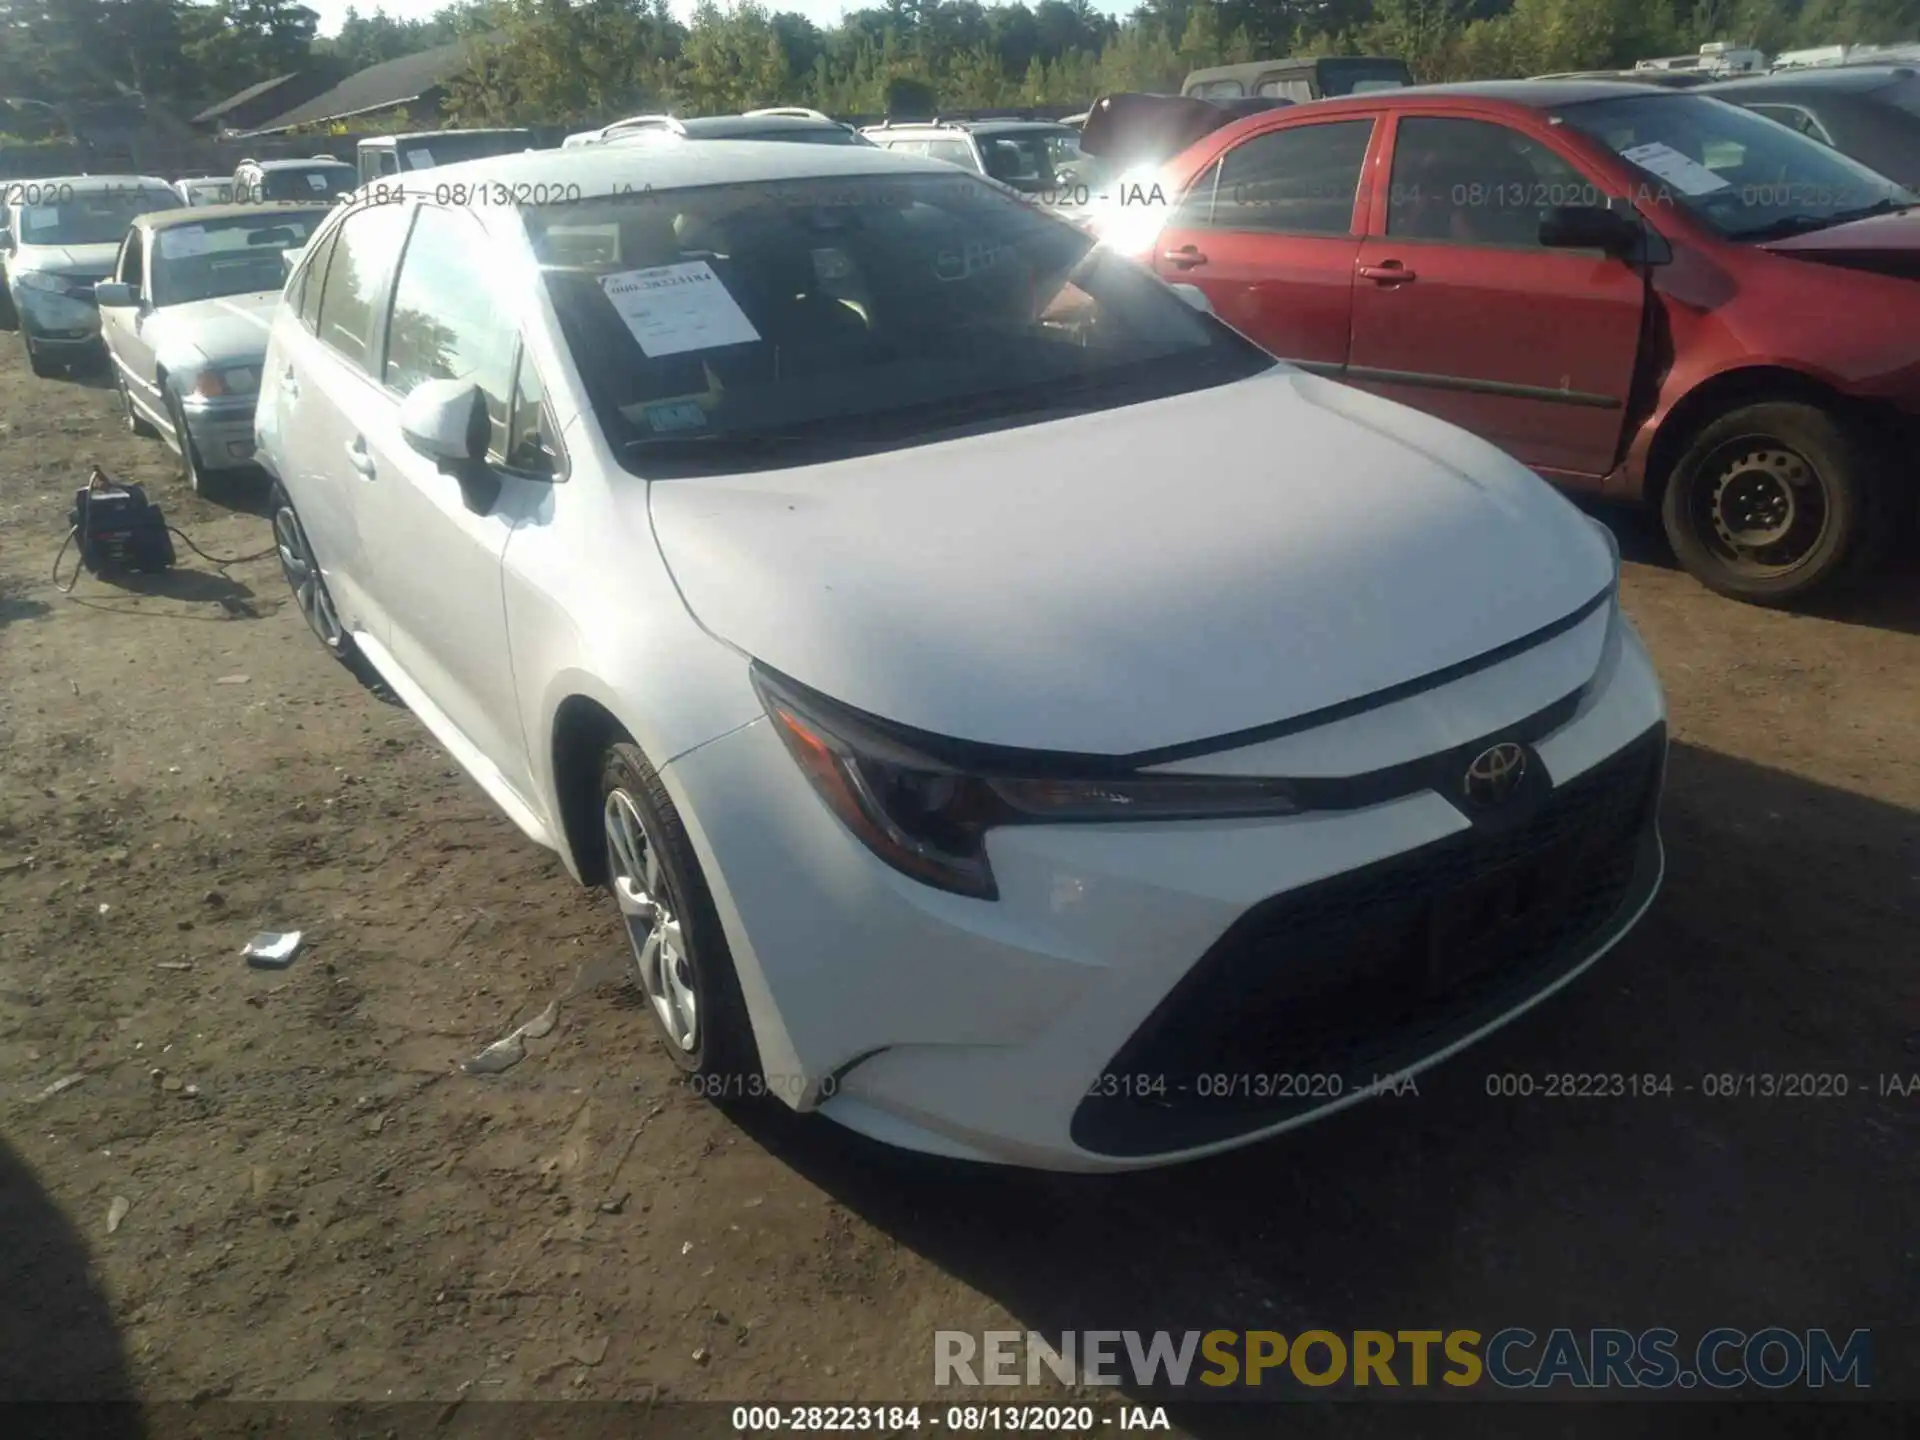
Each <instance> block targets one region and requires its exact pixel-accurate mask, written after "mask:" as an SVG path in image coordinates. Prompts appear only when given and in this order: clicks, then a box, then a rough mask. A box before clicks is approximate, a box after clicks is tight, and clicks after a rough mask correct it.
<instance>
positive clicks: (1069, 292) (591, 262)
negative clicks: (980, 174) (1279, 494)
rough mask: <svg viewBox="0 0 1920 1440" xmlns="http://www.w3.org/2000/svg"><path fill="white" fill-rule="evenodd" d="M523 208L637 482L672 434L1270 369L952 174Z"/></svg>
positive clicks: (986, 412) (953, 421) (1030, 401)
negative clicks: (638, 476)
mask: <svg viewBox="0 0 1920 1440" xmlns="http://www.w3.org/2000/svg"><path fill="white" fill-rule="evenodd" d="M524 214H525V218H526V223H527V227H528V232H529V235H530V237H531V240H532V243H533V247H534V252H535V255H536V256H537V257H538V259H539V261H540V264H541V268H542V272H543V274H544V276H545V279H546V285H547V288H548V293H549V294H550V296H551V297H552V300H553V305H554V309H555V312H556V313H557V314H558V316H559V319H560V323H561V327H562V331H563V333H564V336H565V339H566V343H567V345H568V348H569V349H570V350H571V351H572V354H573V357H574V361H575V363H576V364H577V365H578V366H579V368H580V372H581V375H582V377H583V379H584V380H585V382H586V385H587V389H588V393H589V395H590V397H591V400H592V403H593V406H594V409H595V412H596V413H597V414H598V416H599V418H600V423H601V425H602V426H603V428H604V429H605V431H606V432H607V434H608V436H609V438H610V439H612V440H613V441H614V442H615V444H616V445H618V446H620V447H621V449H622V451H623V454H624V455H625V456H626V459H627V461H628V463H630V464H631V465H632V467H633V468H634V469H635V470H636V471H637V472H639V473H649V467H651V466H655V465H656V460H655V455H656V452H658V451H659V450H662V449H667V448H674V449H685V450H687V451H688V452H689V457H691V456H692V454H693V452H696V451H699V450H701V449H704V448H707V447H705V446H704V445H689V444H688V443H687V442H690V441H692V442H711V441H716V440H721V441H730V440H731V441H751V442H764V443H766V444H768V445H770V446H772V447H775V448H780V447H785V446H788V445H792V444H797V443H804V444H807V445H815V444H818V443H820V442H825V443H826V444H828V445H842V446H855V447H859V446H864V445H879V446H883V447H884V446H886V445H888V444H899V443H904V442H906V441H908V440H911V439H912V438H913V437H914V436H916V435H923V434H928V433H933V432H935V431H939V430H943V429H950V428H952V427H953V426H955V425H957V424H961V423H966V422H969V421H987V420H990V419H993V418H995V417H1002V416H1004V417H1012V416H1018V415H1021V414H1034V413H1037V412H1042V411H1047V410H1058V409H1063V408H1064V409H1087V408H1099V407H1103V406H1106V405H1117V404H1125V403H1131V402H1132V401H1135V400H1140V399H1146V398H1151V396H1152V395H1154V394H1168V393H1174V392H1177V391H1181V390H1188V389H1195V388H1199V387H1201V386H1206V385H1212V384H1217V383H1221V382H1223V381H1226V380H1230V379H1237V378H1240V377H1242V376H1246V375H1251V374H1254V373H1256V372H1258V371H1260V370H1262V369H1265V368H1266V367H1268V366H1270V365H1271V364H1272V363H1273V361H1272V359H1271V358H1270V357H1269V356H1267V355H1266V354H1265V353H1264V352H1262V351H1260V350H1258V349H1257V348H1255V347H1254V346H1252V345H1251V344H1250V343H1248V342H1246V341H1244V340H1242V339H1240V338H1239V337H1238V336H1236V335H1235V334H1234V333H1233V332H1231V331H1230V330H1227V329H1226V328H1225V327H1224V326H1222V325H1220V324H1218V322H1215V321H1212V320H1210V319H1209V318H1207V317H1205V316H1202V315H1199V314H1196V313H1195V312H1194V311H1193V310H1192V309H1191V308H1190V307H1189V306H1187V305H1186V304H1185V303H1183V302H1182V301H1181V300H1180V299H1179V298H1178V297H1177V296H1175V295H1174V294H1172V293H1171V292H1170V291H1169V290H1168V289H1167V288H1166V287H1165V286H1164V285H1162V284H1161V283H1160V281H1158V280H1156V279H1155V278H1153V277H1152V276H1151V275H1150V274H1148V273H1147V272H1145V271H1144V270H1141V269H1138V268H1136V267H1134V266H1132V265H1130V264H1128V263H1127V262H1126V261H1124V260H1118V259H1113V258H1111V257H1106V256H1104V255H1103V254H1102V253H1101V252H1097V251H1094V250H1093V249H1092V248H1091V247H1092V241H1091V240H1089V239H1088V237H1087V236H1085V235H1083V234H1081V233H1080V232H1078V231H1076V230H1074V229H1073V228H1072V227H1071V226H1068V225H1066V224H1063V223H1062V222H1060V221H1058V220H1055V219H1052V218H1050V217H1048V216H1047V215H1045V214H1044V213H1041V212H1040V211H1037V210H1035V209H1034V208H1032V207H1031V206H1030V205H1028V204H1026V203H1025V202H1023V201H1021V200H1019V199H1017V198H1015V197H1013V196H1009V195H1007V194H1006V193H1005V192H1004V191H1001V190H999V189H998V188H997V187H995V186H993V185H991V184H989V183H987V182H985V181H983V180H980V179H978V178H977V177H972V176H964V175H954V176H952V177H947V176H942V175H930V174H907V175H903V176H898V177H895V176H888V177H885V178H884V179H875V178H873V177H857V178H853V179H831V180H830V179H817V180H803V181H797V182H795V181H783V182H779V183H755V184H733V185H725V186H710V187H700V188H697V189H686V190H671V191H658V192H651V193H644V194H636V195H613V196H599V197H595V198H592V199H589V200H586V201H582V202H579V203H574V204H567V205H554V206H542V207H538V208H530V209H528V210H527V211H525V212H524ZM693 463H695V464H696V465H698V463H699V462H698V461H697V460H694V461H693ZM714 463H725V462H722V461H720V460H718V459H716V460H715V461H714Z"/></svg>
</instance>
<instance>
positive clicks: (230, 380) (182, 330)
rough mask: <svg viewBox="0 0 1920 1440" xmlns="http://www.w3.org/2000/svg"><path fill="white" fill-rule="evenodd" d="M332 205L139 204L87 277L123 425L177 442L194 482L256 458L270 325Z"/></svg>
mask: <svg viewBox="0 0 1920 1440" xmlns="http://www.w3.org/2000/svg"><path fill="white" fill-rule="evenodd" d="M331 209H332V207H331V206H328V205H209V206H201V207H196V208H195V209H191V210H165V211H161V212H160V213H158V214H153V215H143V216H141V217H140V218H139V220H138V221H136V222H135V224H134V226H133V228H132V229H131V230H130V231H129V232H128V233H127V237H126V240H125V242H124V243H123V244H122V245H121V247H120V254H119V258H118V259H117V261H116V262H115V264H114V268H113V276H112V279H111V280H109V281H108V282H106V283H104V284H101V285H98V286H96V287H95V288H94V298H95V300H96V301H97V302H98V304H99V307H100V326H101V335H102V337H103V338H104V339H105V341H106V347H107V355H108V357H109V359H110V361H111V363H112V367H113V378H114V384H115V386H116V387H117V388H118V389H119V391H120V403H121V405H122V406H123V407H124V408H125V411H126V417H127V426H128V428H129V429H131V430H132V431H133V432H134V433H135V434H136V435H153V434H159V435H161V436H163V437H165V438H166V440H167V442H168V443H169V444H170V445H172V446H173V448H174V449H176V450H178V451H179V452H180V463H181V468H182V469H183V470H184V471H185V473H186V477H187V483H188V484H189V485H191V486H192V487H193V489H194V491H195V492H196V493H198V494H209V493H212V492H216V491H219V490H222V489H224V488H227V485H228V483H229V482H230V481H232V480H233V479H234V478H235V477H236V476H238V475H240V474H242V473H250V472H251V471H252V468H253V450H254V445H253V407H254V400H255V398H256V396H257V395H258V394H259V390H260V362H261V358H262V357H263V356H264V355H265V354H266V349H267V330H268V326H269V324H270V323H271V321H272V316H273V310H274V307H275V306H276V305H278V304H279V303H280V289H281V286H282V284H283V283H284V282H285V279H286V267H285V263H284V261H283V260H282V255H283V253H284V252H286V251H288V250H298V249H299V248H300V247H301V246H303V245H305V244H306V243H307V240H308V239H309V237H311V236H312V234H313V232H314V230H315V229H316V228H318V226H319V225H320V222H321V221H322V220H324V219H326V217H327V215H328V213H329V212H330V210H331Z"/></svg>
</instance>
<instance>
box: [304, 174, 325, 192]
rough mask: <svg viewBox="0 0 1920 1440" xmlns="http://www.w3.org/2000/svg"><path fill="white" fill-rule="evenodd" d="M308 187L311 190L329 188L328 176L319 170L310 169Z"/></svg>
mask: <svg viewBox="0 0 1920 1440" xmlns="http://www.w3.org/2000/svg"><path fill="white" fill-rule="evenodd" d="M307 188H308V189H309V190H325V189H326V188H327V177H326V176H324V175H322V174H321V173H320V172H319V171H318V170H309V171H308V172H307Z"/></svg>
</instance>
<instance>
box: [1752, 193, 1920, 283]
mask: <svg viewBox="0 0 1920 1440" xmlns="http://www.w3.org/2000/svg"><path fill="white" fill-rule="evenodd" d="M1760 248H1761V249H1763V250H1771V251H1773V252H1774V253H1776V254H1780V255H1791V256H1793V257H1794V258H1795V259H1799V260H1813V261H1817V262H1820V263H1823V264H1829V265H1842V266H1846V267H1847V268H1849V269H1856V270H1872V271H1876V272H1878V273H1880V274H1885V275H1903V276H1906V277H1908V278H1910V279H1920V209H1914V210H1903V211H1900V212H1898V213H1896V214H1892V215H1875V216H1872V217H1870V218H1869V219H1866V220H1854V221H1852V222H1850V223H1848V224H1845V225H1835V226H1832V227H1830V228H1829V229H1826V230H1813V231H1809V232H1808V233H1807V234H1805V235H1793V236H1789V237H1788V238H1787V239H1784V240H1768V241H1764V242H1763V243H1762V244H1761V246H1760Z"/></svg>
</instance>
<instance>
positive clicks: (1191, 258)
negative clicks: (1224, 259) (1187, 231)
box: [1160, 245, 1207, 270]
mask: <svg viewBox="0 0 1920 1440" xmlns="http://www.w3.org/2000/svg"><path fill="white" fill-rule="evenodd" d="M1160 258H1161V259H1162V260H1164V261H1166V262H1167V264H1169V265H1171V266H1173V267H1174V268H1175V269H1176V270H1191V269H1193V267H1194V266H1196V265H1204V264H1206V263H1207V257H1206V256H1205V255H1202V254H1201V253H1200V247H1199V246H1198V245H1182V246H1181V247H1180V248H1179V249H1178V250H1163V251H1161V252H1160Z"/></svg>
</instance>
